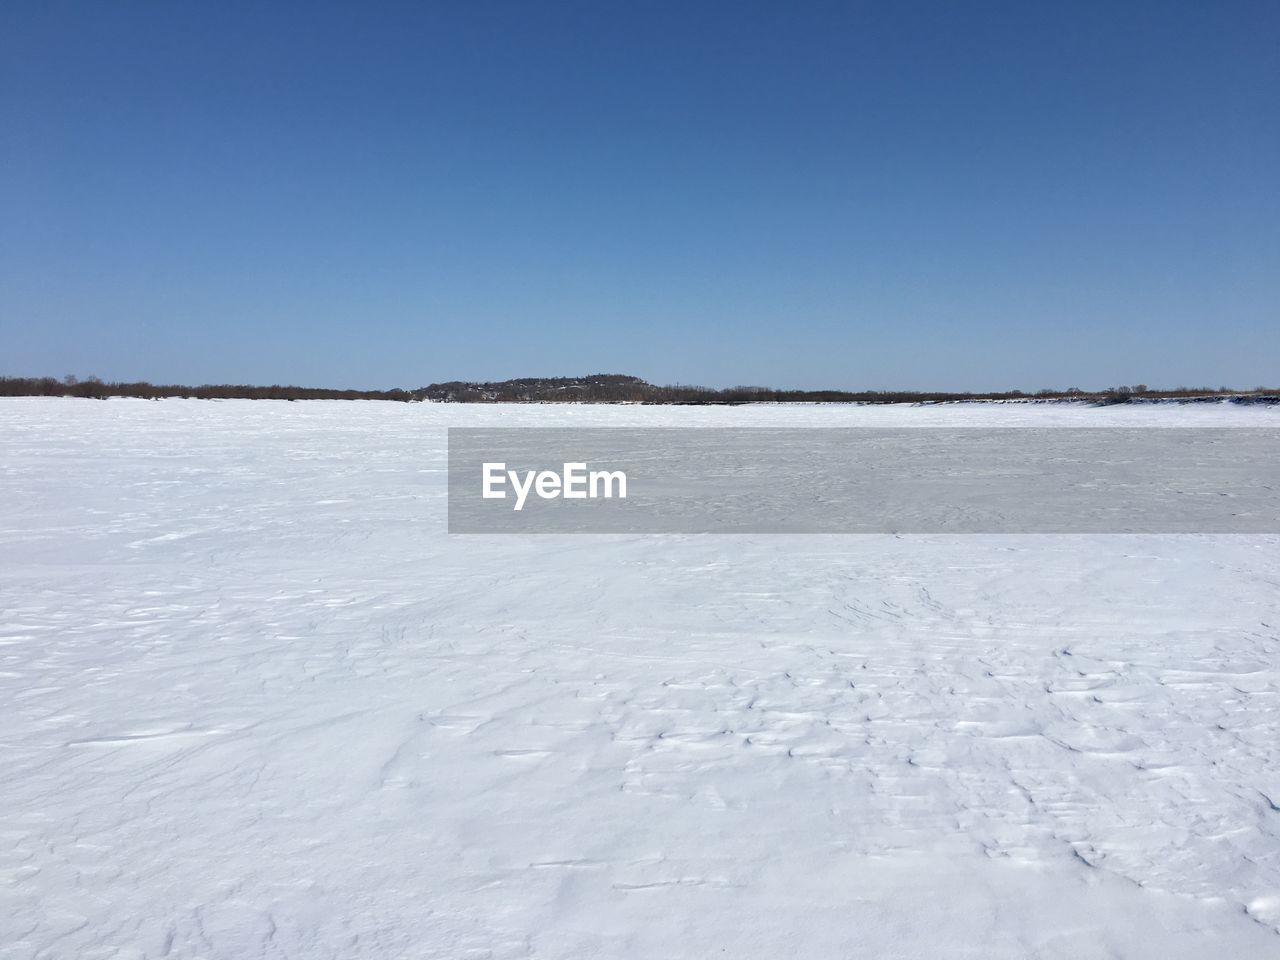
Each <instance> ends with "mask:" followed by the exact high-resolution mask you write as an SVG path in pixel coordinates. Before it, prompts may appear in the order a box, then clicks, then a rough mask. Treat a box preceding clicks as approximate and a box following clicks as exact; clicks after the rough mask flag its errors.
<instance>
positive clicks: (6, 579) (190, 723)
mask: <svg viewBox="0 0 1280 960" xmlns="http://www.w3.org/2000/svg"><path fill="white" fill-rule="evenodd" d="M1024 423H1027V424H1031V423H1034V424H1036V425H1045V424H1050V423H1061V424H1064V425H1072V426H1088V425H1108V424H1124V425H1129V426H1133V425H1142V424H1148V425H1151V426H1153V427H1154V426H1160V427H1169V426H1179V425H1196V426H1232V425H1240V426H1244V425H1252V426H1276V425H1277V424H1278V423H1280V414H1278V413H1277V412H1276V411H1272V410H1264V409H1238V408H1233V407H1229V406H1221V407H1219V406H1212V407H1195V408H1188V407H1177V406H1171V407H1145V408H1136V409H1135V408H1111V409H1092V408H1073V407H1064V406H1044V407H1032V406H994V405H978V406H954V407H932V408H929V407H926V408H912V407H907V408H858V407H816V408H813V407H781V406H780V407H760V408H731V409H725V408H619V407H541V406H536V407H497V406H494V407H481V406H443V405H439V406H438V405H428V404H415V405H405V404H391V403H381V404H378V403H342V402H305V403H275V402H268V401H228V402H222V403H215V402H199V401H165V402H159V403H147V402H144V401H121V400H112V401H108V402H105V403H102V402H93V401H76V400H13V401H5V402H2V403H0V448H2V449H3V451H4V458H3V472H2V473H0V503H3V508H2V512H0V537H3V543H4V552H3V557H4V560H3V564H2V565H0V607H2V608H3V617H2V619H0V748H2V752H0V757H3V767H2V768H0V958H6V960H8V958H18V957H22V958H25V957H84V958H106V957H133V958H136V957H166V956H167V957H212V958H227V960H233V958H234V960H245V958H255V957H268V958H285V957H297V958H303V957H305V958H325V957H344V958H345V957H406V958H408V957H413V958H449V960H464V958H480V957H492V958H518V957H538V958H561V957H603V958H612V957H644V958H664V960H665V958H705V957H709V956H729V957H734V958H743V957H759V958H769V960H776V958H779V957H786V956H796V957H822V958H826V957H864V956H866V957H871V956H875V957H930V958H933V957H975V958H977V957H981V958H1005V957H1010V958H1012V957H1046V958H1064V957H1073V958H1094V957H1099V958H1100V957H1151V958H1160V960H1166V958H1173V957H1184V958H1193V957H1194V958H1201V957H1209V956H1219V957H1225V956H1233V957H1248V958H1253V957H1257V958H1262V957H1274V956H1277V955H1280V932H1277V928H1280V712H1278V710H1280V550H1278V549H1277V547H1280V539H1278V538H1276V537H1265V536H1223V537H1206V536H1146V537H1141V536H1121V535H1116V536H1090V537H1067V536H1057V537H1031V536H1024V537H1017V536H1005V537H980V536H948V537H940V536H934V537H909V538H894V537H887V536H886V537H879V536H868V537H821V536H815V537H763V536H762V537H674V536H665V537H658V536H648V537H642V536H636V537H619V536H614V537H536V538H535V537H448V536H447V535H446V534H445V533H444V527H445V516H444V509H445V487H444V479H445V431H444V428H445V427H446V426H448V425H465V426H497V425H502V426H506V425H520V424H529V425H542V426H547V425H569V426H572V425H592V426H601V425H608V424H620V425H622V424H625V425H632V426H667V425H680V426H697V425H717V426H730V425H762V426H763V425H768V426H784V425H795V426H798V427H807V426H855V425H864V426H871V425H887V426H904V425H907V426H909V425H922V426H923V425H931V426H957V425H983V426H1007V425H1016V424H1024Z"/></svg>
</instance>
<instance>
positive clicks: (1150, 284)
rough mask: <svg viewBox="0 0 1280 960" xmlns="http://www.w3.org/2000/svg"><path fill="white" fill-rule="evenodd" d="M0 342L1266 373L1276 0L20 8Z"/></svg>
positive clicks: (228, 376)
mask: <svg viewBox="0 0 1280 960" xmlns="http://www.w3.org/2000/svg"><path fill="white" fill-rule="evenodd" d="M0 129H2V130H3V134H2V135H0V373H4V374H11V375H33V374H41V375H43V374H52V375H56V376H61V375H63V374H66V373H75V374H78V375H80V376H85V375H88V374H96V375H98V376H101V377H103V378H105V379H133V378H145V379H151V380H156V381H166V382H174V381H176V382H225V381H232V382H265V383H269V382H292V383H303V384H311V385H324V386H357V387H382V386H405V387H413V386H417V385H420V384H423V383H427V382H431V381H435V380H444V379H455V378H462V379H499V378H504V377H509V376H518V375H560V374H573V373H586V372H596V371H607V372H627V373H635V374H637V375H640V376H643V377H646V378H647V379H650V380H653V381H656V382H677V381H678V382H684V383H702V384H707V385H711V386H724V385H730V384H736V383H753V384H769V385H773V386H784V387H843V388H940V389H958V388H974V389H985V388H996V387H1000V388H1006V387H1020V388H1023V389H1037V388H1040V387H1044V386H1058V387H1066V386H1081V387H1086V388H1089V387H1099V386H1107V385H1110V384H1113V383H1136V382H1145V383H1149V384H1152V385H1156V384H1161V385H1169V386H1173V385H1177V384H1191V385H1211V386H1217V385H1219V384H1230V385H1233V386H1242V387H1251V386H1254V385H1257V384H1261V383H1267V384H1270V385H1275V384H1276V383H1277V382H1280V322H1277V321H1278V320H1280V316H1278V314H1280V310H1278V305H1280V3H1276V2H1275V0H1262V2H1221V0H1218V2H1211V0H1205V2H1198V3H1186V2H1172V0H1167V2H1148V3H1140V2H1120V0H1113V2H1103V3H1056V4H1046V3H1031V2H1013V3H980V2H975V3H954V2H943V3H922V2H910V0H906V2H890V0H882V2H847V3H816V2H807V3H797V4H790V3H781V2H778V3H750V2H731V3H696V2H682V3H647V2H633V3H626V4H624V3H613V2H605V0H595V2H584V3H559V2H555V3H553V2H536V3H535V2H512V3H493V2H484V0H471V2H458V3H447V4H445V3H355V2H351V3H345V4H329V3H318V2H310V3H297V4H286V3H240V2H227V0H219V2H212V0H210V2H203V3H194V2H183V3H169V2H165V3H160V2H146V3H137V2H110V3H106V2H93V3H67V2H57V0H40V2H28V0H7V2H6V3H4V4H3V6H2V7H0Z"/></svg>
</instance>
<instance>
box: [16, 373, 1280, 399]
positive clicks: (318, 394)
mask: <svg viewBox="0 0 1280 960" xmlns="http://www.w3.org/2000/svg"><path fill="white" fill-rule="evenodd" d="M1222 396H1242V397H1248V398H1266V399H1276V398H1280V390H1277V389H1273V388H1266V387H1255V388H1254V389H1252V390H1237V389H1234V388H1231V387H1176V388H1173V389H1153V388H1150V387H1148V386H1147V385H1146V384H1141V383H1140V384H1134V385H1131V386H1116V387H1108V388H1107V389H1105V390H1093V391H1089V390H1081V389H1080V388H1078V387H1069V388H1067V389H1065V390H1058V389H1052V388H1046V389H1043V390H1038V391H1035V392H1033V393H1027V392H1025V391H1022V390H1006V391H995V392H986V393H981V392H948V391H913V390H861V391H849V390H776V389H773V388H770V387H755V386H736V387H727V388H724V389H714V388H710V387H699V386H691V385H686V384H673V385H667V386H658V385H655V384H652V383H648V382H647V381H645V380H642V379H640V378H639V377H633V376H627V375H624V374H592V375H589V376H585V377H524V378H519V379H514V380H501V381H493V382H476V381H463V380H454V381H449V382H447V383H433V384H429V385H427V386H425V387H418V388H417V389H414V390H404V389H400V388H394V389H390V390H336V389H330V388H323V387H299V386H292V385H289V386H282V385H280V384H272V385H270V386H253V385H250V384H202V385H200V386H185V385H182V384H154V383H148V382H146V381H142V380H140V381H132V382H119V381H110V382H108V381H104V380H101V379H99V378H98V377H85V378H83V379H81V378H78V377H75V376H67V377H63V378H62V379H56V378H54V377H0V397H83V398H88V399H105V398H106V397H137V398H141V399H145V400H159V399H163V398H166V397H182V398H194V399H202V400H233V399H234V400H240V399H245V400H392V401H398V402H411V401H422V400H430V401H436V402H445V403H652V404H744V403H942V402H955V401H966V400H967V401H978V400H1080V401H1088V402H1092V403H1099V404H1111V403H1127V402H1129V401H1130V400H1134V399H1143V400H1147V399H1149V400H1157V399H1192V398H1197V397H1206V398H1214V397H1222Z"/></svg>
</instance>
